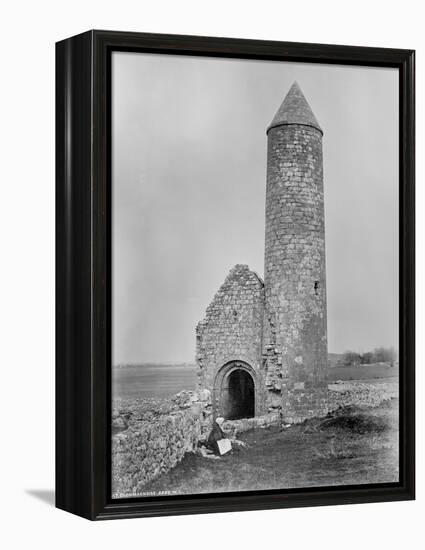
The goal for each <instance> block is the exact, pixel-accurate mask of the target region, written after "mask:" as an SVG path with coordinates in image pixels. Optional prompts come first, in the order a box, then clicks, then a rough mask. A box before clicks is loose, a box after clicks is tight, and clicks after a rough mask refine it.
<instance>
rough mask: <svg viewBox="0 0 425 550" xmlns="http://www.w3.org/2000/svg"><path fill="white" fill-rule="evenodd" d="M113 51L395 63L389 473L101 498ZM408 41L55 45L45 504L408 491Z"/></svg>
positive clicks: (402, 495) (106, 443) (411, 395)
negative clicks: (50, 492) (395, 443)
mask: <svg viewBox="0 0 425 550" xmlns="http://www.w3.org/2000/svg"><path fill="white" fill-rule="evenodd" d="M113 51H137V52H150V53H162V54H178V55H192V56H193V55H195V56H215V57H223V58H241V59H257V60H275V61H277V60H281V61H297V62H309V63H327V64H342V65H361V66H375V67H394V68H397V69H398V70H399V98H400V101H399V116H400V125H399V128H400V135H399V138H400V140H399V143H400V151H399V155H400V156H399V160H400V162H399V166H400V169H399V170H400V174H399V176H400V179H399V208H400V211H399V223H400V278H399V280H400V286H399V296H400V342H399V357H400V482H399V483H394V484H386V485H362V486H339V487H329V488H317V489H316V488H312V489H304V490H298V489H296V490H273V491H259V492H255V491H250V492H243V493H227V494H203V495H195V496H165V497H147V498H132V499H120V500H112V499H111V498H110V496H109V495H110V494H111V493H110V454H111V453H110V421H109V419H110V408H111V400H110V392H111V387H110V386H111V381H110V360H111V356H110V341H111V327H110V325H111V323H110V321H111V317H110V312H111V303H110V302H111V300H110V296H111V288H110V242H111V223H110V219H111V204H110V198H111V194H110V193H111V175H110V166H109V164H110V158H111V136H110V101H111V97H110V76H111V75H110V59H111V53H112V52H113ZM414 58H415V54H414V51H412V50H403V49H386V48H370V47H352V46H334V45H321V44H305V43H304V44H303V43H288V42H273V41H258V40H241V39H229V38H210V37H198V36H175V35H162V34H145V33H133V32H109V31H97V30H92V31H89V32H85V33H83V34H80V35H77V36H74V37H72V38H69V39H66V40H63V41H61V42H58V43H57V44H56V75H57V76H56V235H57V237H56V506H57V507H58V508H61V509H63V510H66V511H68V512H71V513H74V514H77V515H79V516H83V517H85V518H88V519H91V520H98V519H114V518H131V517H142V516H161V515H170V514H193V513H212V512H226V511H237V510H260V509H271V508H286V507H300V506H318V505H330V504H350V503H363V502H380V501H396V500H410V499H414V494H415V489H414V487H415V435H414V434H415V431H414V430H415V416H414V411H415V387H414V384H415V375H414V363H415V352H414V345H415V342H414V338H415V336H414V335H415V287H414V284H415V281H414V276H415V267H414V266H415V255H414V250H415V235H414V233H415V209H414V199H415V192H414V178H415V152H414V151H415V149H414V148H415V118H414V117H415V96H414V94H415V91H414V89H415V88H414V76H415V72H414Z"/></svg>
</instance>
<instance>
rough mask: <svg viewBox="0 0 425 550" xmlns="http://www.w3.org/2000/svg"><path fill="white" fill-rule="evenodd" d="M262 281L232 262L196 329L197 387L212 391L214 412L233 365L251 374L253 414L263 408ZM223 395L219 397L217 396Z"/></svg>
mask: <svg viewBox="0 0 425 550" xmlns="http://www.w3.org/2000/svg"><path fill="white" fill-rule="evenodd" d="M263 316H264V284H263V281H262V280H261V279H260V278H259V277H258V275H257V274H256V273H254V272H252V271H250V270H249V268H248V266H246V265H236V266H235V267H234V268H233V269H232V270H231V271H230V273H229V275H228V276H227V277H226V280H225V281H224V283H223V285H222V286H221V288H220V290H219V291H218V292H217V294H216V295H215V297H214V299H213V301H212V302H211V304H210V305H209V306H208V308H207V311H206V316H205V319H203V320H202V321H201V322H200V323H199V324H198V326H197V329H196V344H197V345H196V348H197V349H196V358H197V364H198V366H199V370H198V381H199V386H200V387H201V388H208V389H210V390H211V391H212V399H213V408H214V414H215V415H216V416H217V415H222V414H224V415H225V411H224V410H223V406H224V403H223V401H224V397H225V396H224V395H222V394H223V391H224V392H225V391H226V390H225V388H226V381H227V380H228V377H229V376H230V375H231V374H232V369H233V366H237V367H238V368H239V369H242V370H245V371H246V372H248V373H249V375H250V376H251V377H252V379H253V382H254V392H255V414H256V415H259V414H262V412H263V409H264V397H265V395H264V388H265V378H264V372H263V370H262V368H261V366H262V348H261V339H262V327H263ZM221 398H223V399H221Z"/></svg>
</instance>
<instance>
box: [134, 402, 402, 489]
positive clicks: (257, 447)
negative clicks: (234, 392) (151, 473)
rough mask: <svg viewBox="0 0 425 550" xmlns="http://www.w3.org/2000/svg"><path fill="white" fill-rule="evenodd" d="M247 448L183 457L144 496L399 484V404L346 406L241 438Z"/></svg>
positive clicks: (256, 431)
mask: <svg viewBox="0 0 425 550" xmlns="http://www.w3.org/2000/svg"><path fill="white" fill-rule="evenodd" d="M241 439H242V440H243V441H244V443H245V444H246V447H244V448H239V449H235V450H233V451H232V453H231V454H228V455H225V456H223V457H221V458H220V459H219V460H210V459H206V458H202V457H201V456H198V455H196V454H187V455H186V456H185V458H184V459H183V460H182V461H181V462H180V463H179V464H178V465H177V466H176V467H175V468H173V470H171V471H169V472H168V473H166V474H163V475H161V476H160V477H159V478H158V479H156V480H154V481H152V482H150V483H149V484H147V485H146V486H145V487H144V492H146V494H150V495H152V494H158V493H159V494H196V493H219V492H226V491H249V490H263V489H285V488H296V487H320V486H332V485H351V484H365V483H390V482H396V481H398V399H392V400H391V401H389V402H385V403H383V404H381V405H380V406H379V407H376V408H366V407H365V408H362V407H346V408H343V409H339V410H338V411H336V412H335V413H333V414H331V415H329V416H328V417H326V418H325V419H321V420H318V419H313V420H311V421H307V422H305V423H303V424H300V425H296V426H291V427H290V428H287V429H285V430H281V429H279V428H266V429H257V430H252V431H250V432H247V433H245V434H243V435H241Z"/></svg>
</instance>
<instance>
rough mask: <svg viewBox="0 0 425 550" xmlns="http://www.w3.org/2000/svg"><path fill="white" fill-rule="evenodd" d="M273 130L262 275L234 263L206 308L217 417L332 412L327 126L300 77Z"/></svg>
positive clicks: (202, 340)
mask: <svg viewBox="0 0 425 550" xmlns="http://www.w3.org/2000/svg"><path fill="white" fill-rule="evenodd" d="M267 134H268V157H267V189H266V234H265V265H264V273H265V279H264V284H263V283H262V281H261V280H260V279H259V278H258V277H257V276H256V275H255V274H254V273H252V272H251V271H249V269H248V267H247V266H240V265H237V266H235V267H234V268H233V269H232V271H231V272H230V274H229V276H228V277H227V279H226V281H225V282H224V284H223V286H222V287H221V288H220V290H219V292H218V293H217V294H216V296H215V298H214V300H213V302H212V303H211V305H210V306H209V307H208V308H207V315H206V317H205V319H204V320H203V321H201V322H200V323H199V325H198V327H197V363H198V366H199V372H198V374H199V386H200V388H208V389H210V390H211V391H212V392H213V411H214V415H215V416H217V415H223V416H225V417H226V418H229V419H234V418H241V417H242V416H241V415H243V413H244V412H245V413H246V414H247V416H260V415H264V414H266V413H268V412H273V411H275V412H276V411H279V413H280V415H281V418H282V420H283V421H286V422H299V421H302V420H304V419H305V418H309V417H312V416H320V415H322V414H326V411H327V391H326V371H327V329H326V322H327V318H326V269H325V227H324V195H323V156H322V135H323V132H322V130H321V128H320V126H319V124H318V122H317V120H316V118H315V117H314V115H313V113H312V111H311V109H310V107H309V105H308V103H307V101H306V100H305V98H304V96H303V94H302V92H301V90H300V88H299V87H298V85H297V84H296V83H295V84H294V85H293V86H292V88H291V90H290V91H289V93H288V95H287V96H286V98H285V100H284V102H283V103H282V105H281V107H280V108H279V110H278V111H277V113H276V116H275V117H274V119H273V121H272V123H271V124H270V126H269V128H268V130H267ZM249 377H251V378H252V384H251V381H250V378H249ZM251 385H253V386H254V391H252V389H251ZM251 398H252V399H254V401H255V404H254V405H253V406H250V404H249V403H250V399H251ZM238 400H239V401H240V403H239V404H237V403H236V404H235V402H237V401H238Z"/></svg>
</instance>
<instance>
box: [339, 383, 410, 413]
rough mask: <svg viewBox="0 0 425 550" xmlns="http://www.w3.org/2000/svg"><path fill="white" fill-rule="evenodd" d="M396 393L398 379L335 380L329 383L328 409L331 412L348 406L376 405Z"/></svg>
mask: <svg viewBox="0 0 425 550" xmlns="http://www.w3.org/2000/svg"><path fill="white" fill-rule="evenodd" d="M398 395H399V383H398V379H397V380H392V381H385V382H351V381H350V382H336V383H335V384H329V389H328V410H329V412H332V411H334V410H336V409H338V408H340V407H349V406H360V407H377V406H378V405H379V404H380V403H382V402H383V401H386V400H388V399H393V398H396V397H398Z"/></svg>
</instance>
